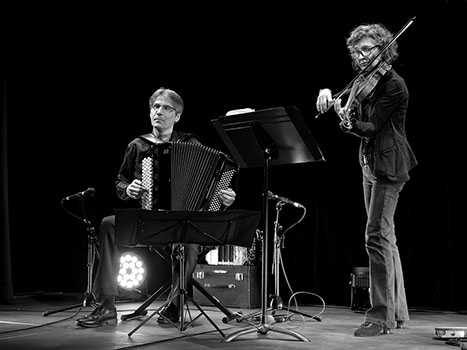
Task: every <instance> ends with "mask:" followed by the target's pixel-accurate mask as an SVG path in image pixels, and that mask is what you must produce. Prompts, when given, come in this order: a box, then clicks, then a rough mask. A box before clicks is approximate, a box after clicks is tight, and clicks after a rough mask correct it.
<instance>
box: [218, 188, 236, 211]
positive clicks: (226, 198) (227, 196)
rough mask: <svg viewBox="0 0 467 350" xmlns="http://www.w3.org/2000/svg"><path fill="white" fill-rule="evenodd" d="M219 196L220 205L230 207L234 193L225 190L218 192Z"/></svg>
mask: <svg viewBox="0 0 467 350" xmlns="http://www.w3.org/2000/svg"><path fill="white" fill-rule="evenodd" d="M219 196H220V198H221V202H222V204H223V205H225V206H226V207H230V206H231V205H232V204H233V202H234V201H235V196H236V193H235V192H234V190H232V189H231V188H227V189H225V190H221V191H220V192H219Z"/></svg>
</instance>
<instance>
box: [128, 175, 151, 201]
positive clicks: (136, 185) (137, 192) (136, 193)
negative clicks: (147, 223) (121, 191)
mask: <svg viewBox="0 0 467 350" xmlns="http://www.w3.org/2000/svg"><path fill="white" fill-rule="evenodd" d="M145 192H147V188H145V187H144V186H143V183H142V182H141V180H138V179H134V180H133V181H132V183H131V184H129V185H128V187H127V188H126V194H127V195H128V197H130V198H131V199H139V198H141V197H142V196H143V194H144V193H145Z"/></svg>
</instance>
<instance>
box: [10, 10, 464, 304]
mask: <svg viewBox="0 0 467 350" xmlns="http://www.w3.org/2000/svg"><path fill="white" fill-rule="evenodd" d="M343 3H344V4H345V5H343V4H342V3H340V2H333V1H328V2H327V3H326V4H321V5H316V4H315V3H311V5H309V6H308V5H307V6H305V5H294V4H293V3H286V4H279V5H278V6H271V5H267V6H260V5H259V4H258V5H256V7H254V8H252V7H251V6H252V4H251V3H250V4H241V3H237V2H235V3H232V4H231V5H225V6H224V7H222V8H213V7H207V6H205V7H203V8H200V7H197V8H193V9H191V8H190V9H187V8H185V9H183V13H181V11H182V9H181V8H180V7H181V5H180V6H179V7H178V8H168V7H167V8H166V7H164V8H162V7H160V8H153V7H147V8H141V9H139V10H135V9H128V8H106V9H96V8H94V7H91V6H89V7H85V6H84V5H83V6H82V7H81V8H71V6H70V8H54V9H51V8H50V9H49V8H44V7H41V8H37V9H31V8H29V9H28V10H27V11H24V9H23V10H21V11H17V12H15V13H12V14H11V16H10V17H9V18H8V19H9V20H10V21H8V22H7V28H6V29H7V31H6V32H7V34H8V35H7V39H8V40H7V41H6V44H5V47H6V50H5V51H4V52H5V55H6V58H7V59H6V61H4V63H3V65H4V68H5V70H4V71H5V74H6V78H4V79H5V80H4V81H5V82H6V85H5V86H6V88H7V90H6V94H4V96H5V98H4V102H7V105H6V106H7V108H5V109H4V112H3V113H2V118H3V120H6V119H7V123H6V124H5V126H2V128H4V131H5V130H6V129H5V128H7V130H8V133H7V135H6V136H7V140H8V142H7V148H5V150H6V149H7V152H6V151H2V157H4V159H7V160H8V163H7V165H6V168H4V169H3V171H2V174H4V175H5V176H4V180H2V181H6V179H7V177H6V175H8V183H7V185H8V187H7V188H8V197H7V199H6V200H5V203H3V204H5V206H4V208H6V209H8V210H9V215H8V218H9V225H7V224H5V225H2V226H3V227H5V229H4V232H5V235H7V234H8V232H9V238H10V246H11V271H12V286H13V290H14V292H15V293H20V292H31V291H43V290H49V291H83V292H84V290H85V288H86V240H87V236H86V231H85V227H84V226H83V225H82V222H81V221H80V220H78V219H76V218H74V217H72V216H71V215H69V214H68V213H67V212H66V211H65V210H64V208H62V207H61V204H60V202H61V199H62V198H63V197H65V196H67V195H70V194H73V193H75V192H78V191H83V190H85V189H86V188H88V187H93V188H95V189H96V194H95V196H94V197H92V198H91V199H88V200H86V202H85V207H86V212H87V213H88V215H89V217H90V218H91V220H92V221H93V223H94V224H95V225H96V226H97V225H98V222H99V220H100V219H101V218H102V217H103V216H105V215H109V214H112V213H113V209H114V208H118V207H121V206H122V203H121V202H120V201H119V200H117V198H116V196H115V192H114V179H115V176H116V173H117V171H118V168H119V166H120V162H121V160H122V157H123V152H124V150H125V147H126V145H127V143H128V142H129V141H131V140H132V139H133V138H134V137H135V136H137V135H139V134H142V133H146V132H148V131H149V130H150V123H149V111H148V99H149V97H150V95H151V94H152V93H153V92H154V91H155V90H156V89H157V88H159V87H160V86H165V87H170V88H172V89H174V90H176V91H177V92H179V93H180V94H181V96H182V97H183V99H184V101H185V105H186V109H185V112H184V114H183V116H182V119H181V122H180V123H179V124H178V125H177V126H178V127H179V128H180V129H183V130H186V131H193V132H195V133H198V134H199V135H200V137H201V138H202V140H203V142H204V143H205V144H207V145H210V146H212V147H216V148H219V149H222V150H225V146H224V145H223V143H222V140H221V139H220V138H219V136H218V135H217V133H216V131H215V129H214V127H213V126H212V124H211V122H210V120H211V119H214V118H217V117H219V116H222V115H224V114H225V113H226V112H227V111H228V110H231V109H237V108H246V107H250V108H254V109H256V110H260V109H265V108H271V107H278V106H290V105H293V106H296V107H297V108H298V109H299V110H300V112H301V113H302V115H303V117H304V118H305V120H306V122H307V125H308V127H309V129H310V130H311V132H312V133H313V135H314V136H315V138H316V141H317V142H318V144H319V146H320V148H321V150H322V152H323V154H324V157H325V159H326V162H321V163H307V164H295V165H287V166H278V167H273V168H271V170H270V184H269V187H270V189H271V190H272V191H273V192H274V193H276V194H279V195H282V196H285V197H288V198H290V199H292V200H294V201H297V202H299V203H301V204H303V205H304V206H305V207H306V208H307V214H306V216H305V218H304V220H303V221H302V222H301V223H300V224H299V225H297V226H295V227H294V228H293V229H292V230H290V231H289V232H288V233H287V235H286V238H285V247H284V249H283V250H282V255H283V261H284V267H285V271H286V273H287V277H288V279H289V281H290V282H291V286H292V288H293V291H294V292H297V291H307V292H312V293H317V294H319V295H320V296H321V297H323V298H324V300H325V301H326V303H328V304H338V305H348V304H349V300H350V287H349V280H350V273H351V272H352V268H353V267H354V266H367V257H366V253H365V250H364V225H365V218H364V207H363V201H362V194H361V175H360V170H359V165H358V143H359V140H358V139H357V138H355V137H352V136H350V135H345V134H343V133H342V132H341V131H340V130H339V128H338V118H337V117H336V115H335V114H334V113H328V114H326V115H323V116H321V117H319V118H317V119H315V115H316V109H315V99H316V96H317V94H318V90H319V88H322V87H329V88H331V89H332V90H333V91H334V92H337V91H339V90H340V89H342V88H343V87H344V86H345V85H347V83H348V82H349V81H350V80H351V79H352V78H353V77H354V73H353V71H352V70H351V67H350V60H349V58H348V56H347V51H346V47H345V38H346V37H347V35H348V33H349V31H350V30H351V29H352V28H353V27H354V26H355V25H358V24H360V23H363V22H381V23H383V24H385V25H386V26H387V27H388V28H389V29H390V30H391V31H392V32H393V33H396V32H397V31H398V30H399V29H400V28H402V27H403V26H404V24H405V23H406V22H407V21H408V20H409V19H410V18H412V17H413V16H417V19H416V21H415V22H414V24H413V25H412V26H411V27H410V28H409V29H408V30H407V31H406V32H405V33H404V34H403V35H402V36H401V37H400V39H399V40H398V43H399V47H400V60H399V61H398V63H397V64H396V65H395V69H396V70H397V71H398V72H399V73H400V74H401V75H402V76H403V77H404V78H405V80H406V82H407V85H408V88H409V91H410V96H411V97H410V106H409V112H408V116H407V134H408V137H409V140H410V142H411V145H412V147H413V149H414V151H415V153H416V155H417V157H418V160H419V163H420V164H419V166H418V167H416V168H415V169H414V170H413V171H412V173H411V175H412V179H411V180H410V181H409V182H408V183H407V185H406V187H405V189H404V191H403V193H402V195H401V198H400V204H399V208H398V211H397V214H396V227H397V237H398V242H399V247H400V251H401V255H402V260H403V266H404V269H405V279H406V288H407V295H408V301H409V304H410V306H411V307H418V306H424V307H435V308H443V309H454V310H462V309H464V310H465V309H467V304H466V300H465V297H464V294H463V292H462V290H461V286H463V284H464V282H463V271H465V267H466V265H465V257H464V256H465V250H466V242H467V239H466V237H465V228H464V229H463V228H462V227H463V226H464V225H462V222H463V217H462V215H463V212H461V210H460V206H461V205H462V206H463V203H462V200H463V199H464V196H463V194H462V192H463V186H462V181H463V180H462V178H463V170H462V169H463V163H464V161H463V160H464V157H463V153H464V152H461V149H463V148H461V147H463V144H462V136H463V130H464V129H465V112H464V111H463V104H464V103H463V102H462V101H463V99H465V98H464V96H465V94H464V93H462V91H463V90H465V89H464V88H463V87H462V83H463V79H462V77H465V73H464V71H465V68H464V67H462V66H463V64H464V63H463V62H462V60H463V59H462V58H460V57H458V56H457V55H458V54H459V53H460V50H461V48H462V47H463V46H465V36H464V33H465V28H464V27H465V24H464V23H465V19H466V17H465V16H466V12H465V8H466V6H465V1H457V2H456V1H431V2H426V1H423V2H420V3H411V2H409V1H401V2H398V1H384V2H383V1H381V2H379V1H378V2H376V1H373V2H363V1H354V2H343ZM350 3H351V4H350ZM52 10H54V11H52ZM49 11H52V12H49ZM50 13H53V15H52V14H50ZM459 89H462V90H461V91H459ZM2 125H3V124H2ZM3 134H4V133H2V137H3ZM2 149H3V148H2ZM262 185H263V183H262V169H243V170H242V171H241V173H240V182H239V188H238V190H237V194H238V197H237V202H236V204H235V208H237V209H249V210H261V191H262ZM460 203H462V204H460ZM271 207H272V212H271V214H270V215H271V218H274V214H275V213H274V205H271ZM67 209H69V210H71V211H72V212H74V213H77V214H80V213H81V209H80V207H79V206H78V205H77V203H73V202H71V203H69V204H67ZM4 213H7V214H8V211H4ZM301 214H302V212H301V211H300V210H298V209H296V208H294V207H291V206H286V207H284V208H283V210H282V211H281V224H282V225H283V226H284V227H285V228H286V227H287V226H288V225H291V224H293V223H294V222H295V221H296V220H298V219H299V218H300V216H301ZM2 217H3V216H2ZM2 220H3V219H2ZM3 221H5V220H3ZM5 222H6V221H5ZM270 227H272V224H271V226H270ZM5 257H7V255H5ZM4 260H5V258H4ZM271 279H272V277H271ZM6 280H7V282H8V278H6ZM281 283H282V284H283V285H284V286H283V287H282V288H281V294H283V297H288V296H289V295H290V292H289V291H288V289H287V287H286V286H285V283H284V281H282V282H281ZM308 300H309V301H310V302H311V301H313V302H315V301H316V300H313V299H312V298H311V297H310V298H309V299H308Z"/></svg>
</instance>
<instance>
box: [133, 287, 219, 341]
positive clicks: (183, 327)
mask: <svg viewBox="0 0 467 350" xmlns="http://www.w3.org/2000/svg"><path fill="white" fill-rule="evenodd" d="M180 295H183V299H184V304H185V305H184V307H183V308H181V310H180V311H181V312H180V325H177V324H176V323H175V322H172V321H171V320H169V319H168V318H166V317H165V316H164V315H163V314H162V313H161V311H162V310H163V309H164V308H165V306H167V305H169V304H170V303H171V302H172V301H173V300H174V299H175V298H179V297H180ZM181 299H182V298H181ZM188 301H191V302H192V303H193V305H194V306H196V308H197V309H198V311H199V312H200V313H199V314H198V315H197V316H196V317H195V318H192V317H191V314H190V309H189V307H188V304H187V302H188ZM185 308H186V311H187V312H188V314H189V316H190V318H191V321H190V322H188V323H185V312H184V309H185ZM155 315H159V316H162V317H163V318H165V319H166V320H167V322H168V323H170V324H171V325H173V326H174V327H176V328H177V329H178V330H179V331H181V332H183V331H185V330H186V329H187V328H188V327H190V326H191V325H192V324H193V323H194V322H195V321H196V320H197V319H198V318H200V317H201V316H204V317H205V318H206V319H207V320H208V321H209V322H210V323H211V324H212V325H213V327H214V328H215V329H216V330H217V331H218V332H219V334H220V335H221V336H222V337H223V338H224V337H225V334H224V333H223V332H222V330H221V329H220V328H219V327H218V326H217V325H216V324H215V323H214V321H213V320H212V319H211V318H210V317H209V316H208V315H207V314H206V312H204V310H203V309H202V308H201V306H199V304H198V303H197V302H196V301H194V300H193V299H192V298H191V297H190V296H189V295H188V294H187V293H186V291H184V290H178V291H177V293H176V294H175V295H174V296H173V297H172V298H170V299H168V300H167V301H166V302H165V303H163V304H162V305H161V306H160V307H159V308H158V309H157V310H156V311H154V312H153V313H152V314H151V315H149V316H148V317H147V318H146V319H145V320H144V321H142V322H141V323H140V324H139V325H138V326H137V327H136V328H134V329H133V330H132V331H131V332H130V333H128V336H129V337H131V336H132V335H133V334H134V333H135V332H136V331H137V330H138V329H139V328H141V327H142V326H143V325H144V324H145V323H146V322H148V321H149V320H150V319H151V318H153V317H154V316H155Z"/></svg>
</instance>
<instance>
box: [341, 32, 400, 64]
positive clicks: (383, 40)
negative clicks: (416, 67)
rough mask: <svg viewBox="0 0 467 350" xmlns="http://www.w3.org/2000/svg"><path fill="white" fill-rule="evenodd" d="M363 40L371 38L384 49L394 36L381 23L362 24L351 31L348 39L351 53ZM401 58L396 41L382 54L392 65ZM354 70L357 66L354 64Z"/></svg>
mask: <svg viewBox="0 0 467 350" xmlns="http://www.w3.org/2000/svg"><path fill="white" fill-rule="evenodd" d="M363 38H371V39H373V40H374V41H376V43H377V44H378V45H379V46H380V49H382V48H383V47H384V46H385V45H386V44H387V43H389V42H390V41H391V40H392V38H393V35H392V33H391V32H390V31H389V30H388V29H386V27H385V26H384V25H382V24H380V23H372V24H361V25H359V26H357V27H355V28H354V29H352V30H351V31H350V34H349V37H348V38H347V41H346V43H347V48H348V49H349V52H352V51H353V50H354V46H355V44H356V43H357V42H358V41H360V40H362V39H363ZM398 57H399V53H398V46H397V42H396V41H394V42H393V43H392V44H391V46H389V47H388V48H387V49H386V50H385V51H384V52H383V53H382V54H381V58H382V59H383V60H384V61H385V62H387V63H388V64H391V63H392V62H394V61H396V59H397V58H398ZM353 66H354V68H355V65H354V64H353Z"/></svg>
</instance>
